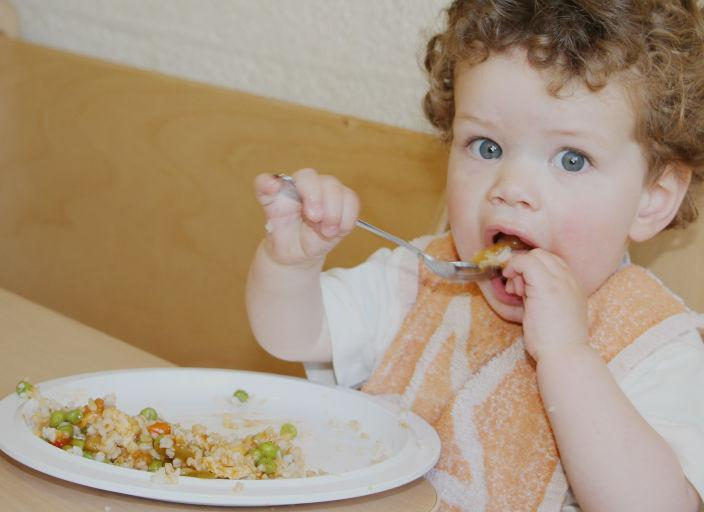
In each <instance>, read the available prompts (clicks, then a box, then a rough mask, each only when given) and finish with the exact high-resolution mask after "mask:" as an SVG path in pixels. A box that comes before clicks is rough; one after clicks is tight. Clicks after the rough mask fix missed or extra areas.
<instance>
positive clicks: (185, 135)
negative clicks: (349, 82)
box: [0, 37, 446, 374]
mask: <svg viewBox="0 0 704 512" xmlns="http://www.w3.org/2000/svg"><path fill="white" fill-rule="evenodd" d="M409 108H414V106H413V105H409ZM0 112H1V113H2V114H1V115H0V141H1V142H0V286H3V287H5V288H7V289H9V290H11V291H14V292H16V293H19V294H21V295H24V296H26V297H28V298H30V299H31V300H33V301H36V302H39V303H41V304H43V305H46V306H48V307H50V308H52V309H55V310H57V311H60V312H62V313H64V314H66V315H68V316H70V317H73V318H76V319H78V320H80V321H81V322H83V323H86V324H88V325H90V326H93V327H95V328H97V329H100V330H102V331H104V332H107V333H109V334H112V335H114V336H116V337H117V338H120V339H122V340H125V341H127V342H129V343H132V344H134V345H136V346H138V347H141V348H144V349H146V350H148V351H150V352H152V353H154V354H156V355H158V356H161V357H164V358H166V359H168V360H170V361H173V362H175V363H177V364H181V365H191V366H213V367H230V368H240V369H252V370H263V371H273V372H278V373H290V374H301V369H300V365H297V364H296V365H294V364H290V363H284V362H281V361H278V360H275V359H273V358H271V357H269V356H268V355H267V354H265V353H264V352H263V351H262V350H261V349H260V348H259V347H258V346H257V345H256V343H255V341H254V340H253V337H252V336H251V334H250V331H249V327H248V324H247V320H246V316H245V309H244V289H243V287H244V280H245V276H246V272H247V268H248V265H249V261H250V259H251V256H252V254H253V252H254V249H255V246H256V244H257V242H258V241H259V240H260V238H261V236H262V234H263V217H262V215H261V213H260V211H259V208H258V206H257V204H256V201H255V199H254V197H253V194H252V185H251V183H252V180H253V178H254V176H255V175H256V174H257V173H259V172H262V171H281V170H286V171H292V170H295V169H297V168H300V167H304V166H312V167H317V168H319V169H321V170H322V171H325V172H328V173H333V174H336V175H338V176H339V177H340V178H341V179H343V180H344V181H345V182H346V183H348V184H349V185H350V186H351V187H353V188H354V189H355V190H357V191H358V193H359V194H360V196H361V198H362V202H363V207H362V213H363V215H364V216H365V217H366V218H367V219H368V220H370V221H371V222H374V223H378V224H379V225H381V226H386V227H388V228H389V229H392V230H394V231H396V232H397V233H398V234H400V235H401V236H404V237H408V238H411V237H413V236H416V235H419V234H422V233H425V232H429V231H431V230H432V229H433V228H434V226H435V221H436V217H437V205H438V204H439V202H440V197H441V195H442V190H443V187H444V166H445V158H446V157H445V151H444V149H443V148H442V147H441V146H440V144H439V143H437V142H436V141H435V140H434V139H433V138H432V137H430V136H426V135H422V134H417V133H413V132H409V131H404V130H400V129H397V128H390V127H386V126H382V125H378V124H373V123H369V122H363V121H359V120H356V119H352V118H349V117H345V116H339V115H333V114H329V113H325V112H320V111H315V110H312V109H307V108H303V107H299V106H294V105H290V104H286V103H281V102H277V101H273V100H269V99H263V98H259V97H255V96H252V95H247V94H242V93H238V92H233V91H228V90H224V89H219V88H215V87H211V86H205V85H201V84H196V83H190V82H186V81H183V80H178V79H174V78H170V77H165V76H161V75H157V74H154V73H149V72H143V71H138V70H134V69H129V68H125V67H121V66H118V65H113V64H108V63H105V62H100V61H95V60H90V59H87V58H83V57H79V56H75V55H70V54H67V53H62V52H57V51H53V50H48V49H45V48H40V47H36V46H32V45H29V44H26V43H22V42H17V41H11V40H8V39H4V38H1V37H0ZM379 244H380V242H379V241H378V239H376V238H375V237H373V235H370V234H367V233H363V232H359V233H357V232H356V233H353V234H352V235H351V236H350V237H349V238H348V239H347V240H345V241H344V242H343V243H342V244H341V246H340V247H338V248H337V249H336V251H335V252H334V253H333V254H332V255H331V258H330V264H331V265H342V266H344V265H351V264H355V263H357V262H360V261H361V260H363V259H364V258H365V257H366V256H367V255H368V254H369V253H370V252H371V251H372V250H373V249H375V248H376V247H378V246H379Z"/></svg>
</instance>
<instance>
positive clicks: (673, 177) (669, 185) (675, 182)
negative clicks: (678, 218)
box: [628, 164, 692, 242]
mask: <svg viewBox="0 0 704 512" xmlns="http://www.w3.org/2000/svg"><path fill="white" fill-rule="evenodd" d="M691 178H692V170H691V169H690V168H689V167H686V166H684V165H680V164H671V165H668V166H667V168H666V169H665V171H664V172H663V173H662V174H661V175H660V177H659V178H657V179H656V180H655V181H653V182H652V183H650V184H647V185H646V186H645V187H644V188H643V194H642V196H641V198H640V204H639V205H638V212H637V213H636V216H635V218H634V219H633V224H631V230H630V231H629V233H628V234H629V237H630V239H631V240H633V241H634V242H643V241H645V240H648V239H649V238H652V237H653V236H655V235H656V234H658V233H659V232H660V231H662V230H663V229H665V228H666V227H667V226H668V224H670V222H671V221H672V219H673V218H674V217H675V215H676V214H677V211H678V210H679V208H680V204H682V200H683V199H684V196H685V193H686V192H687V188H688V187H689V181H690V179H691Z"/></svg>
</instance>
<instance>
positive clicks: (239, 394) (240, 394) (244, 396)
mask: <svg viewBox="0 0 704 512" xmlns="http://www.w3.org/2000/svg"><path fill="white" fill-rule="evenodd" d="M232 396H234V397H235V398H236V399H237V400H239V401H240V402H246V401H247V400H249V393H247V392H246V391H245V390H244V389H238V390H237V391H235V392H234V393H232Z"/></svg>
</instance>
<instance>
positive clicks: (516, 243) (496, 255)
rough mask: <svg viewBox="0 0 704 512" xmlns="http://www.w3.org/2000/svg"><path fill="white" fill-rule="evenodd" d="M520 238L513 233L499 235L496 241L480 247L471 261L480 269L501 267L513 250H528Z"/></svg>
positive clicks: (504, 264)
mask: <svg viewBox="0 0 704 512" xmlns="http://www.w3.org/2000/svg"><path fill="white" fill-rule="evenodd" d="M529 249H530V247H528V246H527V245H526V244H524V243H523V242H522V241H521V239H519V238H518V237H516V236H513V235H499V237H498V238H497V240H496V243H494V244H493V245H490V246H489V247H485V248H484V249H480V250H479V251H477V252H476V253H475V254H474V256H473V257H472V263H474V264H475V265H477V266H479V268H480V269H482V270H484V269H488V268H503V267H505V266H506V263H508V260H509V259H510V258H511V254H512V253H513V251H522V250H529Z"/></svg>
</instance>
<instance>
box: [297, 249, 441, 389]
mask: <svg viewBox="0 0 704 512" xmlns="http://www.w3.org/2000/svg"><path fill="white" fill-rule="evenodd" d="M430 239H431V237H423V238H420V239H418V240H416V241H414V244H416V245H418V246H419V247H424V246H425V245H426V244H427V243H428V241H429V240H430ZM321 287H322V291H323V304H324V306H325V314H326V317H327V324H328V330H329V331H330V338H331V342H332V359H333V360H332V364H319V363H317V364H315V363H305V364H304V366H305V369H306V374H307V376H308V379H310V380H313V381H316V382H320V383H325V384H338V385H341V386H346V387H357V386H359V385H360V384H362V383H363V382H365V381H366V380H367V379H368V378H369V376H370V375H371V373H372V371H373V370H374V368H375V367H376V365H377V364H378V363H379V361H380V360H381V357H382V356H383V354H384V352H385V351H386V349H387V347H388V346H389V344H390V343H391V341H392V340H393V338H394V336H395V335H396V333H397V332H398V330H399V328H400V326H401V323H402V322H403V319H404V317H405V316H406V314H407V313H408V311H409V309H410V307H411V306H412V304H413V302H414V301H415V297H416V293H417V288H418V260H417V258H416V257H415V255H413V253H411V252H409V251H407V250H405V249H402V248H397V249H394V250H390V249H386V248H383V249H379V250H378V251H376V252H375V253H374V254H372V256H370V257H369V259H368V260H367V261H365V262H364V263H362V264H361V265H359V266H357V267H354V268H349V269H341V268H336V269H331V270H328V271H327V272H324V273H323V275H322V276H321Z"/></svg>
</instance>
